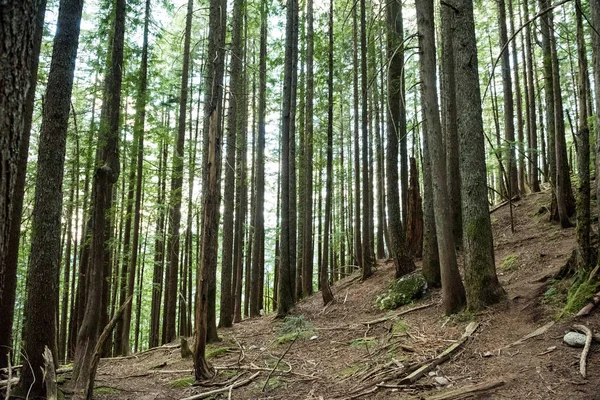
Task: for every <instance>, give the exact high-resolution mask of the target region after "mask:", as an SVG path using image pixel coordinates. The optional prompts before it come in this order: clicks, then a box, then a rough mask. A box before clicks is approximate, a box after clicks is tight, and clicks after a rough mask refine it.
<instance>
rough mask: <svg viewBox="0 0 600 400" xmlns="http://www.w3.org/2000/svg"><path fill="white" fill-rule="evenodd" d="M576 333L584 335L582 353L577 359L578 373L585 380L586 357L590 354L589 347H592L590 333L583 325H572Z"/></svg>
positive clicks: (591, 335)
mask: <svg viewBox="0 0 600 400" xmlns="http://www.w3.org/2000/svg"><path fill="white" fill-rule="evenodd" d="M573 327H574V328H575V329H577V330H578V331H581V332H584V333H585V346H584V347H583V351H582V352H581V357H580V359H579V373H580V374H581V376H582V377H583V378H587V357H588V354H589V352H590V346H591V345H592V337H593V334H592V331H591V330H590V328H588V327H587V326H585V325H574V326H573Z"/></svg>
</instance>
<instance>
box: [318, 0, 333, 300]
mask: <svg viewBox="0 0 600 400" xmlns="http://www.w3.org/2000/svg"><path fill="white" fill-rule="evenodd" d="M328 64H329V72H328V79H327V90H328V94H327V99H328V101H327V116H328V119H327V182H326V183H325V185H326V187H325V191H326V195H325V235H324V237H323V260H322V261H321V280H320V283H321V293H322V297H323V304H324V305H327V304H329V303H330V302H332V301H333V293H332V292H331V288H330V287H329V281H328V279H327V270H328V268H327V257H328V254H329V244H330V243H329V241H330V239H329V230H330V229H329V228H330V227H331V220H332V210H331V209H332V207H331V205H332V203H333V201H332V197H333V0H330V1H329V63H328ZM331 268H333V264H332V265H331Z"/></svg>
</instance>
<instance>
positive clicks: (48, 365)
mask: <svg viewBox="0 0 600 400" xmlns="http://www.w3.org/2000/svg"><path fill="white" fill-rule="evenodd" d="M42 357H43V358H44V378H45V380H46V398H47V399H48V400H57V398H58V387H57V386H56V371H55V369H54V359H53V358H52V352H51V351H50V349H49V348H48V346H44V354H42ZM7 398H8V397H7Z"/></svg>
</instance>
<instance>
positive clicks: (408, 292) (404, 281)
mask: <svg viewBox="0 0 600 400" xmlns="http://www.w3.org/2000/svg"><path fill="white" fill-rule="evenodd" d="M426 291H427V281H426V280H425V278H424V277H423V275H421V274H418V273H413V274H409V275H405V276H403V277H401V278H399V279H396V280H395V281H393V282H392V283H391V284H390V286H389V287H388V290H387V291H386V292H385V293H383V294H381V295H379V296H377V300H376V301H375V303H376V305H377V307H378V308H379V309H380V310H395V309H396V308H398V307H400V306H403V305H406V304H409V303H412V302H413V301H414V300H416V299H419V298H421V297H423V295H424V294H425V293H426Z"/></svg>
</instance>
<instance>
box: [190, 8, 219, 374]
mask: <svg viewBox="0 0 600 400" xmlns="http://www.w3.org/2000/svg"><path fill="white" fill-rule="evenodd" d="M226 20H227V2H226V1H224V0H211V1H210V13H209V33H208V60H209V62H208V68H207V69H208V71H207V76H206V81H205V85H206V97H205V99H206V100H205V103H204V105H205V123H204V143H203V147H204V149H203V154H204V155H205V156H204V157H203V163H204V169H203V183H204V185H203V187H204V193H203V195H202V197H203V217H202V249H201V251H202V253H201V254H202V255H201V258H200V272H199V273H198V279H197V286H196V288H197V289H196V290H197V302H196V335H195V343H196V349H195V353H194V370H195V376H196V380H203V379H207V378H210V377H212V375H213V374H212V371H211V368H210V367H209V365H208V363H207V362H206V358H205V354H204V353H205V350H206V341H207V340H211V339H218V337H212V336H211V332H210V330H211V326H210V325H212V324H213V322H212V321H211V315H209V313H210V308H212V306H211V304H210V302H211V301H214V299H213V298H212V293H211V291H212V290H215V292H216V288H214V289H212V288H211V285H212V284H213V282H212V280H213V278H214V275H216V271H217V258H218V257H217V252H218V236H219V203H220V196H221V183H220V177H221V162H222V159H221V123H220V119H221V111H222V110H221V108H222V102H221V100H222V96H223V89H222V83H223V68H224V58H225V57H224V56H225V52H224V49H223V46H224V44H225V30H226ZM215 286H216V284H215Z"/></svg>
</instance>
